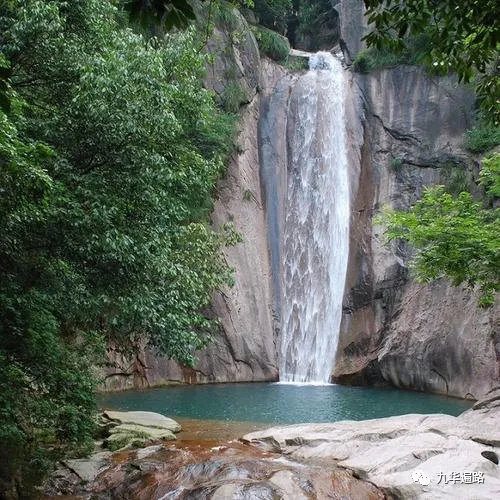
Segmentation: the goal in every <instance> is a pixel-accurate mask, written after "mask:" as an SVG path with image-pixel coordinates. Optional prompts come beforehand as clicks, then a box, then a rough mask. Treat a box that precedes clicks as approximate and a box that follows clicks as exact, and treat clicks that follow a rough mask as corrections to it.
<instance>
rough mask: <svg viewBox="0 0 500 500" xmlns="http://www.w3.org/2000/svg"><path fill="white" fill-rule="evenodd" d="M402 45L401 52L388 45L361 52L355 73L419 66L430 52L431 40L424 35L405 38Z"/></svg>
mask: <svg viewBox="0 0 500 500" xmlns="http://www.w3.org/2000/svg"><path fill="white" fill-rule="evenodd" d="M401 43H403V48H402V49H401V50H399V51H395V50H393V48H392V47H391V46H387V45H382V46H380V47H370V48H368V49H364V50H361V51H360V52H359V53H358V54H357V56H356V57H355V59H354V61H353V67H354V71H356V72H358V73H369V72H370V71H373V70H376V69H380V68H388V67H392V66H396V65H398V64H413V65H415V64H419V63H420V62H421V60H422V57H423V54H425V51H426V50H428V44H429V39H428V36H427V35H426V34H425V33H423V34H421V35H418V36H415V37H405V38H404V39H403V40H402V41H401Z"/></svg>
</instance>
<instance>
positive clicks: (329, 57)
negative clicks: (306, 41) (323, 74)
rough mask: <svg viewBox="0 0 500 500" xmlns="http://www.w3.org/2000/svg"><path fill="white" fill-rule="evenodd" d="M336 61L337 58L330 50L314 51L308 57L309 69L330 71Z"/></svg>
mask: <svg viewBox="0 0 500 500" xmlns="http://www.w3.org/2000/svg"><path fill="white" fill-rule="evenodd" d="M337 61H339V59H338V58H337V57H335V56H334V55H333V54H331V53H330V52H316V54H311V56H310V57H309V69H310V70H316V71H317V70H326V71H331V70H332V69H334V66H335V64H338V62H337Z"/></svg>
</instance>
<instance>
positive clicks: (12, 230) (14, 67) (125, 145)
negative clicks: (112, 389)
mask: <svg viewBox="0 0 500 500" xmlns="http://www.w3.org/2000/svg"><path fill="white" fill-rule="evenodd" d="M0 30H1V32H2V38H1V40H0V67H2V68H3V70H4V71H3V73H2V75H3V77H4V82H5V83H6V85H5V87H4V90H5V91H6V95H7V97H8V106H7V107H6V108H5V109H4V110H3V111H1V112H0V231H1V233H2V238H1V240H0V328H1V335H0V436H1V439H2V443H3V444H4V446H5V447H6V448H7V449H8V454H4V455H3V458H2V459H0V488H1V492H0V496H2V495H4V494H6V491H7V490H8V489H9V488H11V489H12V488H14V489H15V488H16V486H15V485H16V483H19V482H21V481H22V484H23V486H24V487H25V488H28V487H29V485H30V484H31V483H32V482H36V481H37V480H38V479H39V475H38V472H41V471H43V468H42V467H41V465H40V463H41V462H40V461H41V460H42V459H47V458H50V457H51V456H52V452H54V453H55V454H56V455H57V453H60V452H61V453H62V452H66V451H67V450H68V449H73V450H75V449H76V450H78V449H84V448H85V446H86V444H87V443H88V442H89V439H90V438H91V433H92V428H93V415H92V411H93V409H94V407H95V398H94V388H95V383H96V380H95V376H94V374H93V368H92V367H93V366H95V365H96V363H98V361H99V360H100V359H102V358H101V356H102V354H103V352H104V346H105V345H106V343H107V342H109V341H113V342H114V343H115V345H117V346H119V347H121V348H122V349H123V350H127V349H132V348H133V347H134V344H135V341H136V339H137V338H138V337H139V336H140V337H141V338H142V337H144V336H145V337H146V338H147V339H148V340H149V342H150V344H151V345H152V346H153V347H155V348H156V349H158V350H159V351H160V352H162V353H163V354H165V355H166V356H169V357H172V358H175V359H177V360H179V361H180V362H181V363H185V364H189V365H192V364H193V363H194V362H195V351H196V350H197V349H200V348H201V347H203V346H205V345H206V344H207V342H209V341H210V335H211V331H212V329H213V328H214V326H215V322H214V321H213V320H211V319H209V318H207V317H206V315H205V314H204V311H205V310H206V308H207V306H208V305H209V303H210V298H211V292H212V290H213V289H215V288H217V287H219V286H221V285H222V284H224V283H230V282H231V279H232V273H231V270H230V269H229V268H228V267H227V265H226V264H225V262H224V260H223V259H222V257H221V248H222V247H223V246H224V245H226V244H232V243H234V242H235V241H237V236H236V235H235V233H234V232H233V231H232V230H231V228H222V230H221V231H220V232H214V231H213V230H212V229H211V228H210V225H209V214H210V211H211V203H212V202H211V200H212V193H213V190H214V187H215V183H216V181H217V179H218V177H219V176H220V175H221V174H222V172H223V169H224V161H225V159H226V158H227V156H228V154H229V152H230V151H231V148H232V131H233V125H234V119H233V117H231V116H227V115H224V114H222V113H221V112H220V110H218V109H217V108H216V106H215V104H214V99H213V95H212V93H211V92H209V91H208V90H206V89H204V88H203V86H202V77H203V74H204V59H203V56H202V55H201V54H200V53H199V41H198V40H197V38H196V34H195V33H194V31H193V30H188V31H186V32H184V33H175V34H174V33H171V34H168V35H165V36H162V37H160V38H156V37H153V38H149V39H145V38H144V37H143V36H142V35H140V34H137V33H134V32H133V31H132V30H131V29H129V28H128V26H127V23H126V22H125V20H124V16H123V12H122V11H120V10H119V9H118V8H117V7H116V6H115V5H114V4H113V3H112V2H108V1H102V0H75V1H74V2H70V3H68V2H64V1H59V0H50V1H49V0H13V1H10V2H6V3H3V4H2V6H1V9H0ZM49 445H50V446H49ZM49 449H51V450H52V452H49V451H47V450H49ZM7 457H8V459H7ZM6 459H7V460H6ZM29 477H32V481H29V480H28V478H29ZM18 493H19V494H22V495H24V496H26V495H28V493H27V492H26V490H25V491H23V492H20V491H19V490H18Z"/></svg>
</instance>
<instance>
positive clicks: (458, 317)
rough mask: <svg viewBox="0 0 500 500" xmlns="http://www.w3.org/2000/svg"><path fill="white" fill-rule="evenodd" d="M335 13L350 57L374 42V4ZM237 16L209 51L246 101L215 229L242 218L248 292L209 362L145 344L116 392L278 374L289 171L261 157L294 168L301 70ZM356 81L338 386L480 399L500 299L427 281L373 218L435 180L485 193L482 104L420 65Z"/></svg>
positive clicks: (240, 287)
mask: <svg viewBox="0 0 500 500" xmlns="http://www.w3.org/2000/svg"><path fill="white" fill-rule="evenodd" d="M336 8H338V10H339V11H340V12H339V15H340V22H341V45H342V46H343V48H344V56H345V61H346V63H347V64H349V62H350V61H351V60H352V59H353V58H354V57H355V55H356V53H357V52H358V51H359V50H360V48H361V47H362V42H361V40H360V39H361V37H362V35H363V33H364V29H365V28H364V21H363V8H362V1H361V0H343V1H342V2H340V4H338V5H337V7H336ZM235 12H236V11H235ZM236 16H237V19H238V26H239V28H238V31H239V32H242V33H244V36H241V35H240V36H238V37H231V36H229V35H227V34H225V33H224V32H223V31H221V30H219V31H218V32H217V36H216V37H215V38H214V40H212V41H210V43H209V44H208V46H207V50H209V51H211V52H212V53H214V54H215V56H216V57H215V59H214V63H213V66H212V67H211V68H209V71H208V74H207V79H206V85H207V86H209V87H211V88H213V89H214V90H215V92H216V94H217V96H218V98H219V99H220V100H221V102H223V100H224V97H225V96H226V95H227V92H228V88H229V86H230V85H231V84H234V83H235V82H236V84H237V85H238V87H239V88H240V89H242V92H240V93H239V94H238V95H239V101H238V104H239V105H241V106H243V107H242V108H241V121H240V134H239V137H238V145H239V147H238V149H239V151H240V152H239V153H238V154H235V155H234V157H233V159H232V161H231V164H230V165H229V168H228V173H227V177H226V178H225V179H224V180H223V181H222V182H221V183H220V185H219V187H218V200H217V202H216V205H215V210H214V213H213V223H214V225H215V226H218V225H220V224H222V223H224V222H233V223H234V225H235V227H236V229H237V230H238V231H239V232H240V233H241V234H242V236H243V239H244V241H243V243H242V244H240V245H237V246H236V247H233V248H230V249H228V250H227V251H226V259H227V261H228V263H229V264H230V265H232V266H233V267H234V268H235V278H236V285H235V287H234V288H232V289H227V290H224V291H222V292H219V293H216V294H215V295H214V301H213V313H214V314H215V315H217V316H218V317H219V318H220V319H221V330H220V332H219V333H218V335H217V336H216V339H215V343H214V345H212V346H210V347H209V348H208V349H206V350H205V351H203V352H201V353H199V355H198V357H199V359H200V361H199V363H198V365H197V367H196V370H190V369H185V368H182V367H180V366H178V365H177V364H176V363H174V362H172V361H168V360H166V359H162V358H158V357H156V356H155V355H154V354H153V353H151V352H150V351H148V350H147V349H144V348H139V349H138V353H137V355H136V356H135V358H134V359H133V360H130V359H124V358H123V357H121V356H120V355H119V354H117V353H116V352H115V351H114V350H113V349H110V361H111V368H110V370H109V372H108V378H107V379H106V383H105V388H106V389H111V390H113V389H123V388H128V387H144V386H149V385H158V384H163V383H166V382H169V381H186V382H192V383H195V382H202V383H203V382H227V381H262V380H276V378H277V376H278V370H277V365H278V363H277V352H279V347H278V344H279V336H280V335H279V333H280V322H279V315H278V314H277V312H278V311H279V303H278V297H279V293H278V283H277V282H276V281H274V282H273V269H274V270H275V269H276V266H277V265H278V262H277V261H276V258H274V257H273V259H274V260H272V258H271V256H272V255H277V254H276V252H270V250H271V249H272V246H273V242H274V241H276V238H277V236H278V233H279V230H280V229H279V224H277V225H273V224H271V226H270V227H268V219H267V216H268V214H269V212H270V211H272V210H274V211H276V212H277V213H283V210H282V208H283V193H284V189H285V186H286V168H278V167H276V168H275V169H274V171H272V172H270V171H261V168H260V158H262V155H263V154H266V155H274V156H273V158H274V159H273V162H272V163H273V164H274V165H275V166H279V165H284V164H285V163H286V154H287V145H286V144H284V143H283V144H282V143H278V142H279V141H278V142H276V141H274V142H273V141H272V140H271V139H270V138H271V137H272V136H273V133H274V132H276V131H279V130H280V129H281V130H282V129H283V127H293V123H290V121H288V123H287V120H286V107H287V106H288V98H289V91H290V88H291V85H292V84H293V81H294V79H295V76H294V75H293V74H287V73H286V71H285V70H284V69H283V68H281V67H279V66H277V65H275V64H273V63H271V62H269V61H267V60H265V59H260V57H259V54H258V48H257V46H256V43H255V39H254V38H253V35H252V34H251V31H250V30H249V29H248V26H247V25H246V22H245V20H244V19H243V18H242V17H241V16H240V15H239V14H237V13H236ZM230 77H231V78H233V79H235V80H233V81H232V83H231V78H230ZM347 85H348V88H349V92H348V95H349V98H348V102H347V103H346V107H347V115H348V119H347V122H348V123H347V137H348V146H349V152H348V155H349V165H350V166H349V168H350V185H351V200H352V202H351V204H352V214H351V230H350V255H349V265H348V274H347V280H346V285H345V295H344V303H343V318H342V325H341V331H340V340H339V347H338V351H337V360H336V363H335V368H334V367H333V366H332V371H333V377H334V380H337V381H340V382H345V383H355V384H393V385H395V386H398V387H403V388H410V389H416V390H423V391H428V392H436V393H442V394H449V395H452V396H458V397H470V398H476V399H477V398H480V397H481V396H482V395H484V394H485V393H486V392H487V391H488V390H490V389H492V388H493V387H495V386H497V385H499V384H500V379H499V362H500V331H499V330H500V329H499V320H498V318H499V314H498V313H499V311H498V307H497V308H490V309H480V308H478V307H477V305H476V304H477V295H476V293H475V292H474V291H473V290H469V289H466V288H455V287H452V286H451V285H450V284H449V283H447V282H446V281H444V280H441V281H438V282H435V283H433V284H430V285H422V284H418V283H415V282H414V281H413V280H412V278H411V275H410V272H409V269H408V261H409V258H410V257H411V252H410V249H408V248H406V247H404V246H402V245H395V244H394V245H392V246H390V247H386V246H385V245H384V241H383V228H382V227H379V226H377V225H376V224H375V223H374V217H375V216H376V214H377V213H378V212H379V211H380V210H381V209H382V208H383V207H384V206H387V205H388V206H392V207H394V208H398V209H404V208H408V207H410V206H411V205H412V204H413V203H414V202H415V201H416V200H417V199H418V198H419V197H420V196H421V194H422V190H423V188H424V186H430V185H435V184H450V183H451V184H455V185H457V186H460V185H463V184H464V183H466V184H469V186H472V188H473V189H476V187H475V182H474V181H475V180H476V179H477V173H478V168H479V166H478V162H477V159H475V158H473V157H471V156H470V155H468V154H466V152H465V151H464V150H463V148H462V143H463V133H464V132H465V130H466V129H467V128H469V127H470V126H471V123H472V119H473V113H474V98H473V96H472V95H471V94H470V93H469V92H468V91H467V90H466V89H464V88H463V87H460V86H457V84H456V81H455V80H454V79H453V78H452V77H449V78H437V77H429V76H428V75H427V74H426V73H425V71H424V70H423V69H421V68H416V67H409V66H398V67H394V68H390V69H385V70H381V71H376V72H373V73H371V74H369V75H360V74H353V73H350V76H349V78H348V79H347ZM270 110H272V113H271V114H270ZM271 115H272V119H269V117H270V116H271ZM263 117H267V118H266V119H263ZM292 121H293V120H292ZM263 132H264V133H263ZM274 135H275V136H276V137H278V136H280V135H279V134H276V133H275V134H274ZM270 186H271V188H272V189H273V190H274V192H275V193H276V195H275V196H272V197H268V198H267V200H265V196H264V194H263V191H264V190H266V189H269V187H270ZM278 219H279V218H278ZM274 276H276V273H274Z"/></svg>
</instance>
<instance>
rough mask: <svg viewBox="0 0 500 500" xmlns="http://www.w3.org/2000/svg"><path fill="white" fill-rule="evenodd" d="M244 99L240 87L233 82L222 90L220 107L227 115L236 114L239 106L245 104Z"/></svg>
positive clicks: (244, 95)
mask: <svg viewBox="0 0 500 500" xmlns="http://www.w3.org/2000/svg"><path fill="white" fill-rule="evenodd" d="M245 99H246V93H245V91H244V90H243V88H242V87H241V85H238V84H237V83H235V82H230V83H229V84H228V86H227V87H226V89H225V90H224V95H223V96H222V106H223V107H224V110H225V111H227V112H228V113H237V112H238V110H239V109H240V106H241V104H242V103H243V102H245Z"/></svg>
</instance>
